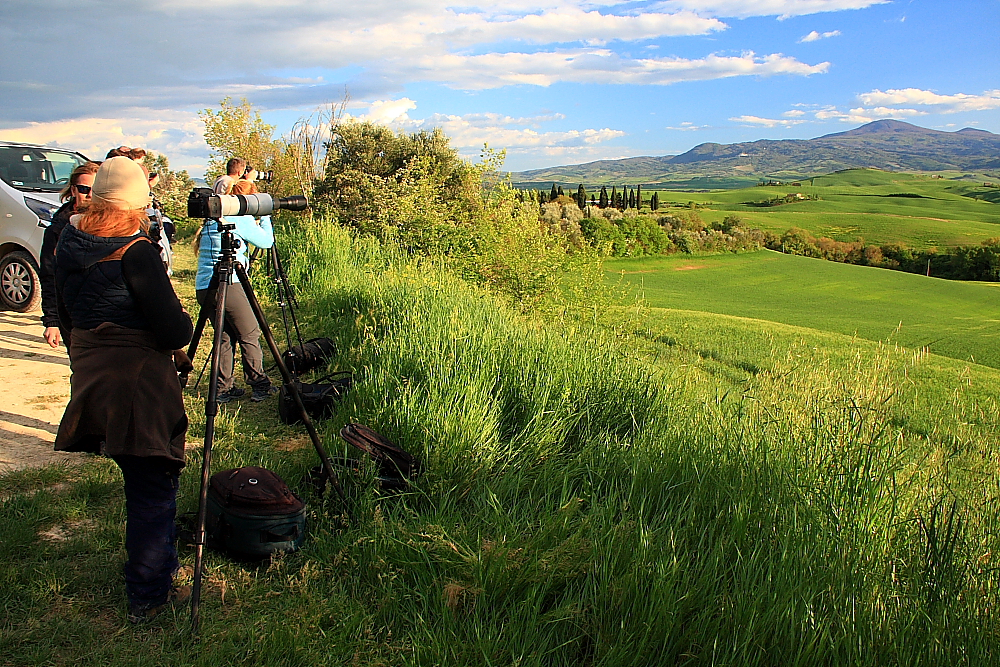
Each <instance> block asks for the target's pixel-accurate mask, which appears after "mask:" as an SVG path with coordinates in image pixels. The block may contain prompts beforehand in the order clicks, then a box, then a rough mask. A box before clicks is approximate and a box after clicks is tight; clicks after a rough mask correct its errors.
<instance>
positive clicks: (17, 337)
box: [0, 311, 81, 474]
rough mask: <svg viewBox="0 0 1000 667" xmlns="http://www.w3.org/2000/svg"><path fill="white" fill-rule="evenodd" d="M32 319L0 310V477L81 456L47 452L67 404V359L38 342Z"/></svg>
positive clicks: (35, 315)
mask: <svg viewBox="0 0 1000 667" xmlns="http://www.w3.org/2000/svg"><path fill="white" fill-rule="evenodd" d="M38 316H39V313H38V312H33V313H12V312H9V311H0V474H2V473H5V472H10V471H11V470H17V469H18V468H24V467H27V466H37V465H44V464H46V463H52V462H55V461H73V460H78V459H79V457H80V456H81V455H79V454H65V453H60V452H55V451H53V450H52V443H53V442H54V441H55V438H56V429H57V427H58V425H59V420H60V419H61V418H62V413H63V409H64V408H65V407H66V402H67V401H68V400H69V359H68V358H67V357H66V348H64V347H61V346H60V347H59V348H58V349H55V350H53V349H52V348H51V347H49V346H48V345H47V344H46V343H45V341H44V340H42V325H41V323H40V322H39V321H38Z"/></svg>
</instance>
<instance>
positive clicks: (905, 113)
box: [851, 107, 927, 118]
mask: <svg viewBox="0 0 1000 667" xmlns="http://www.w3.org/2000/svg"><path fill="white" fill-rule="evenodd" d="M851 113H859V114H860V113H863V114H866V115H869V116H875V117H876V118H908V117H911V116H926V115H927V112H926V111H920V110H919V109H890V108H889V107H875V108H873V109H863V108H858V109H851Z"/></svg>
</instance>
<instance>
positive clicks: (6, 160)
mask: <svg viewBox="0 0 1000 667" xmlns="http://www.w3.org/2000/svg"><path fill="white" fill-rule="evenodd" d="M86 161H87V158H86V157H85V156H83V155H81V154H80V153H76V152H73V151H68V150H64V149H61V148H50V147H47V146H36V145H32V144H18V143H12V142H8V141H0V305H2V306H3V307H4V308H7V309H9V310H15V311H18V312H21V313H24V312H27V311H30V310H34V309H36V308H38V305H39V303H40V302H41V299H42V289H41V286H40V285H39V283H38V257H39V252H40V251H41V248H42V235H43V233H44V232H45V228H46V227H48V226H49V223H51V222H52V216H53V215H54V214H55V212H56V211H57V210H58V209H59V206H60V202H59V193H60V192H61V191H62V190H63V188H65V187H66V185H67V184H68V183H69V177H70V174H72V173H73V170H74V169H75V168H76V167H77V166H78V165H81V164H83V163H84V162H86Z"/></svg>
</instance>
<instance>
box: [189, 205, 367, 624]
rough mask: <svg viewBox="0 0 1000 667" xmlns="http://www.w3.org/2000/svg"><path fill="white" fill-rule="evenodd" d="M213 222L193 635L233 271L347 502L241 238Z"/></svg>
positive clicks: (192, 350)
mask: <svg viewBox="0 0 1000 667" xmlns="http://www.w3.org/2000/svg"><path fill="white" fill-rule="evenodd" d="M215 222H216V224H217V225H218V228H219V231H220V232H221V233H222V254H221V256H220V257H219V261H218V262H217V263H216V265H215V274H216V278H217V279H218V288H217V292H216V299H215V316H214V317H213V319H212V326H213V327H215V337H214V340H213V343H212V354H211V357H210V358H211V364H212V365H211V372H210V374H209V384H208V398H207V399H206V400H205V446H204V449H203V451H202V462H201V488H200V492H199V495H198V518H197V524H196V526H195V556H194V587H193V589H192V591H191V632H192V634H194V635H197V633H198V621H199V615H198V608H199V605H200V602H201V583H202V575H203V564H202V558H203V556H204V551H205V541H206V534H205V518H206V515H207V512H208V484H209V479H210V478H211V472H212V443H213V442H214V440H215V417H216V415H217V414H218V411H219V406H218V403H217V399H218V392H219V387H218V381H219V364H220V361H221V359H220V357H221V354H220V353H221V348H222V333H223V329H224V327H225V321H226V294H227V292H228V288H229V283H230V281H231V280H232V277H233V272H234V271H235V273H236V275H237V276H238V277H239V279H240V283H241V284H242V285H243V290H244V292H246V295H247V301H249V302H250V308H251V309H252V310H253V314H254V317H255V318H256V319H257V324H258V325H259V326H260V330H261V332H262V333H263V334H264V340H265V341H267V347H268V349H269V350H270V351H271V356H273V357H274V362H275V364H276V365H277V367H278V371H279V372H280V373H281V379H282V381H283V382H284V385H285V388H286V390H287V391H289V392H290V393H291V395H292V398H294V399H295V406H296V407H297V408H298V411H299V414H300V415H301V417H302V423H303V424H305V427H306V430H307V431H309V438H310V439H311V440H312V443H313V447H315V448H316V453H317V454H318V455H319V458H320V461H321V462H322V464H323V471H324V472H325V473H326V478H327V479H328V480H329V481H330V483H331V485H332V486H333V488H334V489H335V490H336V491H337V495H338V496H339V497H340V500H341V502H343V503H345V507H346V502H347V499H346V497H345V495H344V490H343V488H342V487H341V486H340V481H339V480H338V478H337V473H336V472H335V471H334V469H333V461H332V460H331V459H330V455H329V454H327V453H326V450H325V449H324V448H323V443H322V442H321V441H320V439H319V433H317V432H316V427H315V426H313V423H312V420H311V419H310V418H309V413H308V412H307V411H306V407H305V405H304V404H303V402H302V395H301V394H300V393H299V389H298V386H297V385H296V384H295V382H294V381H293V377H292V374H291V373H290V372H289V370H288V367H287V366H285V363H284V361H282V359H281V353H280V352H279V351H278V345H277V343H275V340H274V336H273V335H272V334H271V329H270V327H268V325H267V320H266V319H265V318H264V311H263V310H261V307H260V302H259V301H257V296H256V295H255V294H254V291H253V287H252V286H251V285H250V277H249V276H248V274H247V271H246V269H245V268H244V267H243V265H242V264H240V263H239V262H237V261H236V250H237V249H238V248H239V247H240V243H241V240H240V239H238V238H236V237H235V236H234V234H233V229H235V227H236V225H234V224H232V223H228V222H225V221H224V220H222V219H218V220H215ZM203 310H204V309H203ZM205 319H206V318H205V317H200V318H199V327H198V330H197V331H196V332H195V337H194V338H193V339H192V341H191V346H190V347H189V348H188V355H189V356H190V357H191V358H192V359H193V358H194V355H195V353H196V352H197V349H198V340H199V338H200V337H201V330H202V329H203V327H204V320H205Z"/></svg>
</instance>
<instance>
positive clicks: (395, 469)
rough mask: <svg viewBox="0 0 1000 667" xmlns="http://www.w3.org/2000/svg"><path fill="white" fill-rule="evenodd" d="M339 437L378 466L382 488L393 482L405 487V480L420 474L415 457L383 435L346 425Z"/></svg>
mask: <svg viewBox="0 0 1000 667" xmlns="http://www.w3.org/2000/svg"><path fill="white" fill-rule="evenodd" d="M340 437H341V438H343V439H344V440H346V441H347V443H348V444H350V445H353V446H354V447H356V448H358V449H360V450H361V451H362V452H364V453H365V454H367V455H368V457H369V458H371V459H372V460H373V461H375V463H377V464H378V474H379V479H380V480H381V482H382V486H383V487H387V486H391V485H393V484H394V482H395V483H398V487H405V486H406V485H407V484H408V481H407V480H409V479H410V478H412V477H415V476H417V475H419V474H420V471H421V465H420V461H419V460H418V459H417V457H415V456H413V455H412V454H410V453H409V452H406V451H403V450H402V449H400V448H399V447H398V446H396V444H395V443H393V442H392V441H391V440H389V439H388V438H386V437H385V436H384V435H382V434H380V433H376V432H375V431H373V430H372V429H370V428H368V427H367V426H365V425H364V424H348V425H347V426H345V427H344V428H342V429H340ZM387 483H388V484H387Z"/></svg>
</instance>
